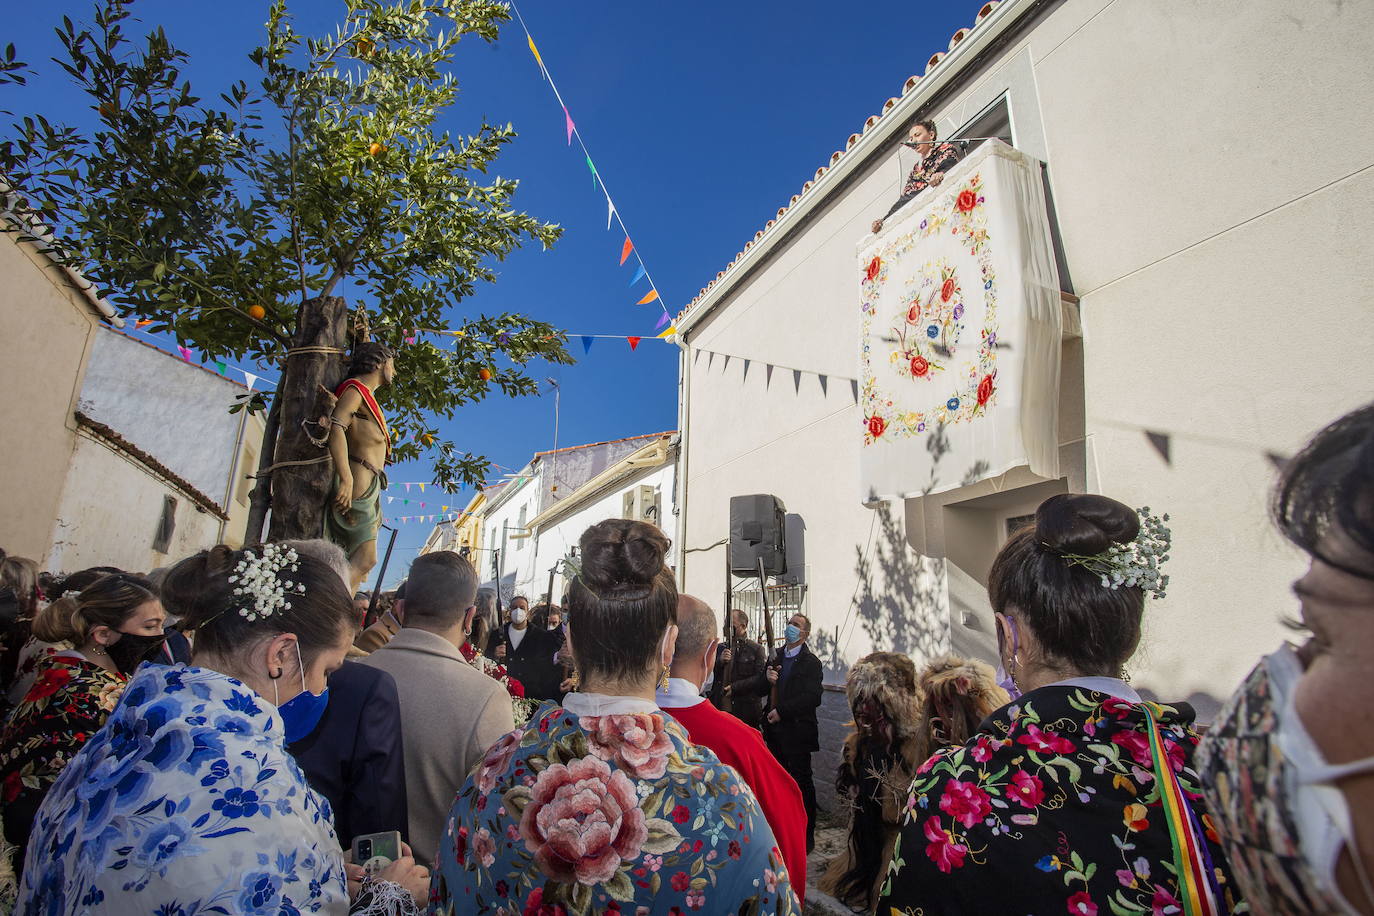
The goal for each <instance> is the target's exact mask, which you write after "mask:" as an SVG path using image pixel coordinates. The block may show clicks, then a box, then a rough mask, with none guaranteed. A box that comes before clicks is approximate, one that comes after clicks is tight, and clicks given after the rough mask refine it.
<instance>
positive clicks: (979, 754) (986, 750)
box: [969, 735, 1001, 763]
mask: <svg viewBox="0 0 1374 916" xmlns="http://www.w3.org/2000/svg"><path fill="white" fill-rule="evenodd" d="M1000 744H1001V742H1000V741H998V740H997V739H996V738H991V737H989V736H987V735H979V736H978V740H977V741H976V742H975V743H974V745H973V748H972V749H971V750H970V751H969V756H970V757H972V758H973V759H974V760H976V761H978V762H979V763H987V762H988V761H989V760H991V759H992V755H993V754H995V753H996V752H997V748H998V746H999V745H1000Z"/></svg>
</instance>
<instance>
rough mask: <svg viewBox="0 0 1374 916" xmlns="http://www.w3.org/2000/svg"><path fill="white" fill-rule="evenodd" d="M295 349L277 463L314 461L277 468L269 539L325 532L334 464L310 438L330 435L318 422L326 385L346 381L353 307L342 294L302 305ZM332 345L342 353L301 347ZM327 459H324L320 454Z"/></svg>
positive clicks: (282, 394)
mask: <svg viewBox="0 0 1374 916" xmlns="http://www.w3.org/2000/svg"><path fill="white" fill-rule="evenodd" d="M296 327H297V330H296V337H295V339H294V340H293V341H292V344H291V346H292V350H293V351H294V352H292V353H291V354H290V355H289V356H288V357H287V360H286V369H285V371H284V372H283V373H282V377H281V384H280V385H278V386H277V400H278V402H280V404H281V426H280V428H279V429H278V431H277V441H276V448H275V449H274V451H273V462H274V463H275V464H277V465H282V464H283V463H285V462H291V461H307V462H312V463H310V464H298V465H290V466H287V467H280V466H279V467H277V469H276V470H274V471H272V481H271V483H272V518H271V523H270V525H269V527H268V539H269V540H272V541H281V540H286V539H290V538H317V537H320V536H321V534H322V533H323V532H324V513H325V508H326V503H327V502H328V500H329V494H330V491H331V490H332V489H333V484H334V465H333V463H332V462H331V461H330V460H329V457H328V456H329V452H328V450H327V449H324V448H321V447H320V446H318V445H316V444H315V443H313V442H311V441H310V438H309V437H308V436H307V435H306V429H305V427H304V426H303V423H310V424H311V428H310V433H311V434H313V435H315V436H316V437H319V436H322V435H326V434H327V431H328V426H326V427H324V428H323V429H322V428H320V427H319V426H315V425H314V423H315V421H316V420H318V419H319V418H320V416H321V414H323V413H324V412H325V409H326V408H325V405H324V402H323V401H322V398H321V391H320V389H321V388H323V389H326V390H328V391H330V392H332V391H333V390H334V389H335V388H337V387H338V385H339V383H340V382H341V381H343V377H344V372H345V370H346V368H347V359H346V356H345V354H344V352H343V351H345V350H346V349H347V348H348V306H347V304H346V303H345V302H344V300H343V299H341V298H339V297H338V296H326V297H323V298H319V299H311V300H308V301H307V302H305V303H304V304H303V305H302V306H301V311H300V316H299V321H298V322H297V326H296ZM307 347H322V348H332V349H336V350H338V351H340V352H338V353H330V352H301V349H302V348H307ZM321 458H323V459H324V460H323V461H321V460H320V459H321Z"/></svg>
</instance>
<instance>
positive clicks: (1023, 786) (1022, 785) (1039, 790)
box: [1007, 770, 1045, 808]
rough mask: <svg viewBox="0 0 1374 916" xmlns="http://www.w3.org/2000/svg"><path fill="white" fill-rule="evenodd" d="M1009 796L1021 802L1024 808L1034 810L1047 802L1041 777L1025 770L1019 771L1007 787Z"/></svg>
mask: <svg viewBox="0 0 1374 916" xmlns="http://www.w3.org/2000/svg"><path fill="white" fill-rule="evenodd" d="M1007 794H1008V795H1010V796H1011V797H1012V798H1014V799H1016V800H1017V801H1019V802H1020V803H1021V804H1022V806H1023V807H1026V808H1034V807H1037V806H1038V805H1039V804H1040V803H1041V802H1043V801H1044V800H1045V784H1044V783H1043V782H1041V781H1040V777H1038V776H1033V775H1031V774H1030V773H1027V772H1026V771H1025V770H1017V771H1016V775H1014V776H1012V778H1011V784H1010V785H1008V786H1007Z"/></svg>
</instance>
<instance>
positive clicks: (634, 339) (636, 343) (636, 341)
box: [626, 337, 639, 350]
mask: <svg viewBox="0 0 1374 916" xmlns="http://www.w3.org/2000/svg"><path fill="white" fill-rule="evenodd" d="M626 340H628V341H629V342H630V349H631V350H633V349H634V348H635V347H637V346H639V338H638V337H627V338H626Z"/></svg>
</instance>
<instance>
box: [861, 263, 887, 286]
mask: <svg viewBox="0 0 1374 916" xmlns="http://www.w3.org/2000/svg"><path fill="white" fill-rule="evenodd" d="M882 269H883V259H882V258H878V257H875V258H874V259H873V260H871V261H869V262H868V269H867V270H865V271H864V276H865V277H867V278H868V282H870V283H872V282H873V278H874V277H876V276H878V271H880V270H882Z"/></svg>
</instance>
